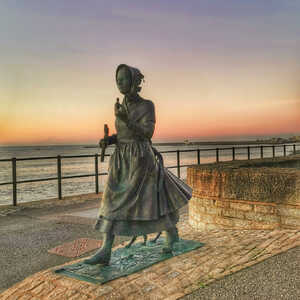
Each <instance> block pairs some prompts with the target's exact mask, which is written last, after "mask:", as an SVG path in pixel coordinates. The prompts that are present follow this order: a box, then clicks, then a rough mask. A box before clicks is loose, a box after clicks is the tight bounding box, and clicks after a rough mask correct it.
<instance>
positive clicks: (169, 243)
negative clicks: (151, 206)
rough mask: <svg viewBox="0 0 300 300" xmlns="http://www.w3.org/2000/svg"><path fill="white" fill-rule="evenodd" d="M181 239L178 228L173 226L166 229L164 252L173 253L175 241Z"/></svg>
mask: <svg viewBox="0 0 300 300" xmlns="http://www.w3.org/2000/svg"><path fill="white" fill-rule="evenodd" d="M178 241H179V235H178V230H177V228H176V227H173V228H171V229H169V230H167V231H166V240H165V243H164V246H163V249H162V251H163V253H171V252H172V250H173V245H174V243H176V242H178Z"/></svg>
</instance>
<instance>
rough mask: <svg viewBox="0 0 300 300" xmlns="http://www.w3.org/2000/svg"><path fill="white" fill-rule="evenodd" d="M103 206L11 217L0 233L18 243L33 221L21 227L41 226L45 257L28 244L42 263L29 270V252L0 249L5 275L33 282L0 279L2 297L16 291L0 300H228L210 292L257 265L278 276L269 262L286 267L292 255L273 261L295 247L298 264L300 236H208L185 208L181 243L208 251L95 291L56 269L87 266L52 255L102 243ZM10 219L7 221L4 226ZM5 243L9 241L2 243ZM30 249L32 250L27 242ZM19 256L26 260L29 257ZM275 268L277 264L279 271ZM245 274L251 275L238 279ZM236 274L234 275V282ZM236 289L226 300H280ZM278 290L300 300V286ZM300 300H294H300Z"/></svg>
mask: <svg viewBox="0 0 300 300" xmlns="http://www.w3.org/2000/svg"><path fill="white" fill-rule="evenodd" d="M96 206H97V202H95V201H90V202H89V203H88V204H84V205H81V206H80V205H79V206H78V207H76V205H75V206H74V205H73V206H72V209H70V207H69V209H68V210H66V209H63V208H60V209H59V210H57V209H56V208H51V209H49V210H48V211H47V210H45V209H35V210H34V209H33V210H32V209H31V210H30V209H24V210H21V211H19V212H16V213H14V214H12V215H9V216H7V217H2V220H1V221H0V225H1V224H3V225H5V227H1V226H0V228H1V229H0V233H3V232H4V230H6V231H7V232H8V234H9V233H11V234H12V235H13V236H19V235H20V234H22V232H23V231H22V228H21V227H18V225H17V224H16V221H17V220H19V221H20V220H21V219H22V216H23V218H25V219H24V220H26V221H24V220H23V221H22V222H23V226H25V227H26V226H27V229H28V228H29V227H28V226H30V221H28V216H30V217H31V222H32V224H37V223H39V224H40V227H39V228H34V229H33V228H31V235H30V234H29V235H28V238H29V237H30V236H32V235H35V237H37V238H38V239H37V241H36V243H37V244H38V245H37V247H39V249H41V248H42V249H43V251H42V252H40V251H39V250H34V247H35V245H34V240H31V241H29V243H28V244H27V245H25V244H24V245H23V246H24V248H30V247H32V249H33V251H37V252H36V255H37V257H36V260H37V261H36V264H34V262H32V264H33V265H34V267H33V268H32V269H31V272H30V270H28V269H26V267H24V268H23V267H22V264H25V265H26V263H24V261H27V260H28V259H34V258H33V257H31V256H30V254H29V253H27V252H26V251H25V250H24V251H25V252H26V255H27V257H26V255H25V257H24V258H23V260H22V255H21V254H18V253H16V254H15V257H16V260H14V259H13V258H14V255H13V254H12V253H11V252H12V251H14V252H18V251H15V250H13V249H12V246H13V244H11V245H10V244H9V243H6V244H5V247H6V250H3V249H4V248H3V249H1V246H0V250H1V251H5V252H1V253H4V254H5V256H6V257H3V256H2V258H1V259H0V260H1V263H2V264H3V265H4V269H5V268H7V270H8V271H9V267H11V268H15V265H18V266H19V268H16V269H15V270H17V272H18V274H19V273H22V270H23V269H24V272H25V273H26V274H25V276H24V278H25V277H27V278H25V279H24V280H23V281H21V282H18V283H16V284H15V285H13V286H11V285H12V284H13V283H15V282H14V281H13V280H11V281H10V282H7V281H5V280H2V281H1V280H0V284H2V290H3V286H4V287H5V288H7V287H9V288H8V289H5V290H4V291H3V292H2V294H0V299H1V300H2V299H3V300H4V299H5V300H12V299H18V300H27V299H30V300H37V299H45V300H46V299H70V300H76V299H83V300H84V299H179V298H186V299H221V297H219V296H218V294H217V293H214V291H212V290H211V287H213V286H214V285H215V290H216V291H217V290H218V283H219V284H221V285H222V282H223V286H226V282H229V281H230V280H232V279H231V278H233V276H237V275H238V276H239V278H241V276H242V275H241V274H245V272H248V271H249V270H254V269H255V268H256V269H257V268H259V266H261V265H262V264H258V265H256V264H257V263H259V262H263V261H265V262H263V264H266V267H265V269H264V270H269V272H270V273H271V272H273V265H272V264H271V265H269V264H268V261H269V262H271V261H272V260H274V259H277V258H278V259H279V260H280V257H286V256H283V255H285V254H282V255H281V256H280V255H279V256H276V257H274V258H271V259H268V258H270V257H272V256H274V255H277V254H280V253H285V252H286V251H288V250H289V249H292V248H294V249H293V250H290V251H288V252H287V255H291V257H293V259H295V257H299V251H298V250H299V247H298V248H295V247H297V246H300V230H274V231H265V230H257V231H250V230H242V231H241V230H211V231H205V232H203V231H202V232H201V231H197V230H194V229H193V228H192V227H191V226H190V225H189V224H188V222H187V217H188V213H187V210H186V209H185V210H182V212H181V218H180V223H179V226H178V227H179V233H180V236H181V237H182V238H184V239H193V240H198V241H200V242H202V243H204V244H205V245H204V246H203V247H202V248H199V249H197V250H194V251H192V252H189V253H185V254H182V255H180V256H177V257H173V258H171V259H169V260H166V261H163V262H160V263H158V264H155V265H153V266H151V267H150V268H148V269H145V270H143V271H140V272H138V273H135V274H132V275H130V276H127V277H123V278H119V279H116V280H113V281H111V282H108V283H106V284H104V285H94V284H91V283H87V282H83V281H79V280H76V279H72V278H68V277H64V276H61V275H57V274H54V273H53V270H54V269H56V268H57V267H58V265H59V264H60V265H61V264H69V263H70V262H72V263H73V262H75V261H80V260H82V257H81V258H80V259H75V260H74V259H65V258H64V259H62V258H59V257H58V258H57V256H56V255H54V254H49V253H47V250H48V249H50V248H51V247H53V246H57V245H59V243H63V242H67V241H71V240H72V239H76V238H85V237H89V238H97V233H95V232H93V231H92V230H91V228H90V227H91V224H92V219H93V218H92V217H91V214H93V213H94V212H95V211H96V210H95V207H96ZM26 211H27V212H26ZM2 214H4V213H2ZM24 216H27V217H24ZM0 218H1V217H0ZM4 219H5V221H3V220H4ZM1 222H2V223H1ZM26 222H29V223H26ZM25 223H26V224H25ZM74 223H77V224H74ZM24 224H25V225H24ZM47 228H48V229H47ZM1 230H2V232H1ZM71 230H73V232H76V234H75V233H74V234H73V233H71V232H70V231H71ZM89 230H91V231H89ZM41 231H43V234H44V235H46V236H47V237H48V238H49V237H50V238H51V242H49V241H48V242H46V244H47V245H46V246H45V245H42V243H41V241H40V240H39V238H40V234H39V233H40V232H41ZM51 232H52V235H51ZM33 233H34V234H33ZM59 233H60V234H61V235H62V237H61V236H60V235H59ZM2 237H3V236H2ZM19 239H20V240H22V237H20V236H19ZM27 241H28V239H27ZM0 242H2V241H1V237H0ZM23 242H24V243H25V241H23ZM11 243H13V241H11ZM0 245H1V243H0ZM2 245H3V244H2ZM21 245H22V242H20V245H19V246H21ZM115 245H116V246H115V248H118V247H123V246H124V240H121V239H119V240H118V241H117V242H116V244H115ZM2 247H3V246H2ZM9 247H10V249H8V250H9V251H7V248H9ZM291 251H293V252H291ZM9 252H10V253H9ZM20 253H22V251H21V252H20ZM290 253H292V254H290ZM23 254H24V253H23ZM90 254H91V253H88V255H90ZM85 256H86V255H85ZM266 259H268V260H266ZM283 260H284V259H283ZM299 260H300V259H298V262H297V261H296V262H295V264H296V266H299ZM49 262H50V263H49ZM59 262H60V263H59ZM254 265H256V266H255V267H252V268H248V269H246V268H247V267H250V266H254ZM5 266H6V267H5ZM38 266H39V267H40V270H37V269H38ZM49 266H50V268H49ZM275 266H277V265H276V264H275ZM243 269H246V270H245V271H243V272H239V273H237V274H234V273H236V272H238V271H241V270H243ZM276 271H277V274H278V277H280V276H288V275H284V274H288V271H289V270H286V273H284V268H283V269H277V270H276ZM291 271H293V270H291ZM35 272H37V273H35ZM299 272H300V271H299ZM299 272H298V273H297V272H296V273H292V274H293V275H292V276H293V278H294V277H295V276H297V274H299ZM1 273H2V275H1V276H3V275H4V274H3V272H1ZM231 274H234V275H233V276H230V275H231ZM295 274H296V275H295ZM21 277H22V276H19V278H21ZM275 277H276V276H275ZM246 278H247V277H246ZM298 278H299V277H298ZM224 281H225V283H224ZM289 281H290V280H289ZM256 284H257V285H259V284H261V283H259V282H257V283H256ZM268 284H270V282H269V283H268V282H265V283H263V285H266V286H267V285H268ZM232 285H234V286H235V290H237V292H236V293H233V294H231V296H230V293H229V294H228V297H229V298H222V299H276V297H275V298H274V296H273V297H271V298H268V295H265V297H262V296H257V298H256V297H255V295H258V294H257V293H256V294H255V293H254V294H253V295H254V296H253V295H252V296H251V290H252V288H253V286H252V287H251V288H250V289H249V293H247V294H244V295H242V296H241V297H238V296H237V295H238V290H239V288H238V287H239V286H242V285H246V286H247V282H239V281H238V280H237V281H236V282H233V283H232ZM277 288H278V290H279V292H278V294H276V295H278V299H299V297H298V296H297V295H300V287H299V286H297V284H296V285H295V287H294V290H293V291H290V292H291V294H287V293H282V295H281V292H280V291H282V290H283V289H284V287H283V286H278V287H277ZM228 289H230V287H228ZM231 289H232V286H231ZM254 289H255V287H254ZM252 292H253V291H252ZM254 292H255V291H254ZM297 293H298V294H297ZM294 296H295V298H293V297H294ZM235 297H237V298H235Z"/></svg>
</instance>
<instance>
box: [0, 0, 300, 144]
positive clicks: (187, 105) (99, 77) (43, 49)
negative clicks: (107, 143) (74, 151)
mask: <svg viewBox="0 0 300 300" xmlns="http://www.w3.org/2000/svg"><path fill="white" fill-rule="evenodd" d="M299 16H300V1H297V0H284V1H283V0H251V1H244V0H223V1H222V0H218V1H215V0H186V1H183V0H160V1H159V0H158V1H149V0H114V1H107V0H103V1H101V0H84V1H83V0H18V1H17V0H2V1H1V2H0V28H1V30H0V97H1V98H0V145H15V144H18V145H21V144H61V143H63V144H68V143H96V142H98V141H99V139H100V138H102V136H103V124H104V123H107V124H108V126H109V127H110V131H111V133H114V132H115V129H114V114H113V106H114V103H115V101H116V97H120V96H121V95H120V93H119V91H118V89H117V87H116V84H115V69H116V67H117V65H119V64H120V63H126V64H129V65H131V66H135V67H138V68H139V69H140V70H141V71H142V73H143V74H144V75H145V81H146V82H145V83H144V84H143V89H142V92H141V96H142V97H144V98H146V99H151V100H152V101H153V102H154V104H155V107H156V117H157V124H156V130H155V135H154V137H153V141H163V140H166V141H167V140H168V141H169V140H184V139H194V140H203V141H204V140H214V139H217V140H221V139H227V140H228V139H246V138H249V137H252V138H254V137H259V136H289V135H300V17H299Z"/></svg>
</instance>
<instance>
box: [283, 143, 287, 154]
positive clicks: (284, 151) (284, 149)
mask: <svg viewBox="0 0 300 300" xmlns="http://www.w3.org/2000/svg"><path fill="white" fill-rule="evenodd" d="M283 156H286V145H283Z"/></svg>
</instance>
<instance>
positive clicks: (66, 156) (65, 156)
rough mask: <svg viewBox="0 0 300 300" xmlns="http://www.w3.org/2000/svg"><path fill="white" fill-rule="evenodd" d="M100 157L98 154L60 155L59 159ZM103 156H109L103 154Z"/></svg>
mask: <svg viewBox="0 0 300 300" xmlns="http://www.w3.org/2000/svg"><path fill="white" fill-rule="evenodd" d="M96 155H97V156H98V157H99V156H100V154H98V153H96V154H83V155H61V156H60V157H61V158H81V157H95V156H96ZM105 156H109V154H105Z"/></svg>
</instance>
